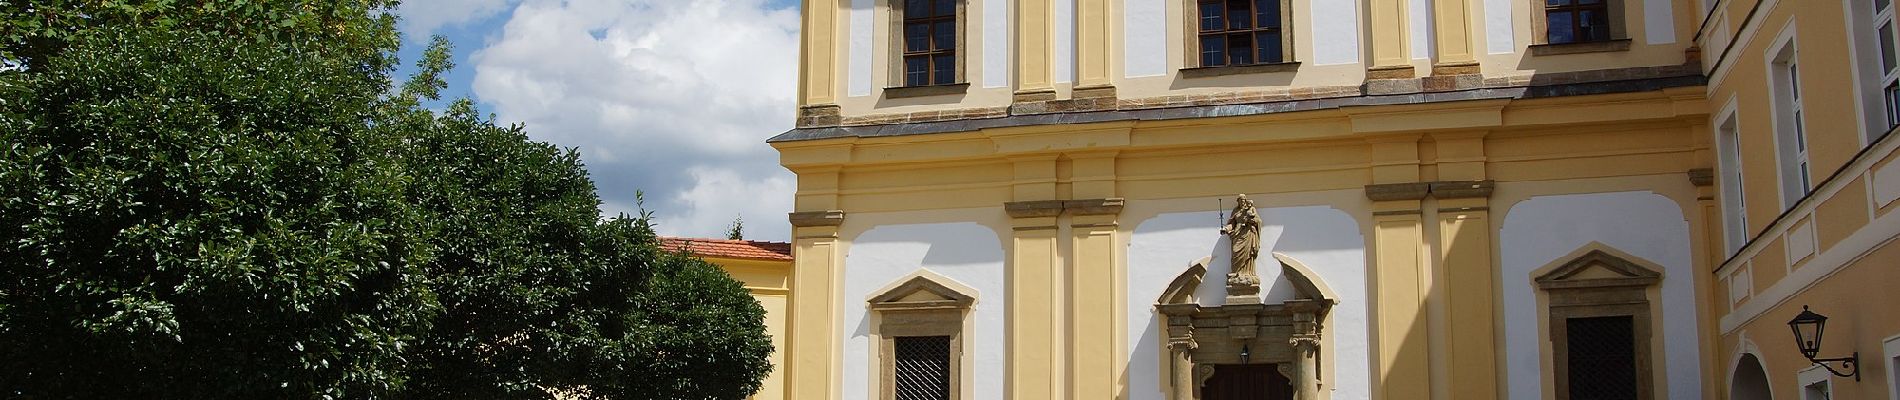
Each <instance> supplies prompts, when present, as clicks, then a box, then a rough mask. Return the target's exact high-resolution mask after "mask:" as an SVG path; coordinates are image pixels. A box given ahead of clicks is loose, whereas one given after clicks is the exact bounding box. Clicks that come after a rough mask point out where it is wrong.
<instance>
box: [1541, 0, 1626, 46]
mask: <svg viewBox="0 0 1900 400" xmlns="http://www.w3.org/2000/svg"><path fill="white" fill-rule="evenodd" d="M1611 18H1612V17H1611V15H1610V0H1544V23H1545V29H1544V32H1545V35H1546V36H1545V43H1548V44H1564V43H1582V42H1603V41H1609V40H1610V39H1612V38H1613V37H1614V36H1615V35H1613V34H1612V32H1611V25H1610V19H1611Z"/></svg>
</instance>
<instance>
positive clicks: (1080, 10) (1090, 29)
mask: <svg viewBox="0 0 1900 400" xmlns="http://www.w3.org/2000/svg"><path fill="white" fill-rule="evenodd" d="M1074 1H1075V17H1076V21H1075V28H1076V32H1075V33H1076V47H1075V61H1076V63H1075V64H1076V67H1077V68H1076V69H1077V72H1078V73H1077V74H1076V85H1075V89H1076V92H1077V93H1076V94H1075V95H1074V97H1085V96H1084V94H1090V95H1094V96H1101V95H1103V94H1104V92H1106V93H1105V94H1106V95H1107V97H1114V96H1115V86H1114V84H1113V83H1111V82H1110V81H1109V52H1110V47H1109V46H1110V43H1113V42H1114V41H1113V40H1110V38H1109V30H1108V27H1109V21H1110V20H1109V18H1110V17H1111V14H1110V12H1109V4H1108V3H1109V1H1108V0H1074Z"/></svg>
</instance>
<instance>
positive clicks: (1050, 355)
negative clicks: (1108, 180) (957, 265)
mask: <svg viewBox="0 0 1900 400" xmlns="http://www.w3.org/2000/svg"><path fill="white" fill-rule="evenodd" d="M1051 202H1052V201H1049V200H1045V201H1034V202H1012V203H1009V204H1007V205H1005V206H1004V209H1005V210H1007V211H1008V212H1009V215H1010V217H1011V221H1010V222H1011V224H1010V225H1011V226H1012V230H1011V232H1010V254H1011V255H1012V257H1011V258H1010V265H1009V267H1008V270H1009V284H1008V285H1007V286H1008V287H1009V290H1008V291H1009V295H1008V297H1009V301H1008V303H1009V304H1008V307H1009V317H1008V320H1009V322H1008V324H1007V326H1008V327H1009V328H1008V331H1009V346H1008V349H1006V350H1005V354H1008V356H1007V357H1008V365H1007V368H1006V369H1007V371H1008V372H1007V374H1008V382H1007V383H1006V384H1005V385H1004V386H1005V387H1007V388H1009V389H1008V390H1009V396H1008V398H1010V399H1017V400H1028V399H1054V398H1056V397H1057V393H1056V385H1057V383H1056V379H1057V377H1058V376H1060V375H1059V374H1058V372H1059V370H1058V368H1059V367H1060V366H1059V365H1057V364H1056V356H1055V350H1056V348H1057V346H1059V345H1060V343H1058V342H1057V341H1056V339H1057V336H1056V308H1055V307H1056V304H1059V303H1057V300H1058V298H1057V296H1056V294H1057V289H1058V288H1057V287H1056V271H1057V268H1059V263H1060V260H1058V259H1057V257H1058V253H1057V251H1058V250H1057V248H1056V234H1057V226H1056V218H1057V216H1058V215H1060V214H1061V212H1062V206H1061V201H1059V200H1054V201H1053V204H1052V203H1051Z"/></svg>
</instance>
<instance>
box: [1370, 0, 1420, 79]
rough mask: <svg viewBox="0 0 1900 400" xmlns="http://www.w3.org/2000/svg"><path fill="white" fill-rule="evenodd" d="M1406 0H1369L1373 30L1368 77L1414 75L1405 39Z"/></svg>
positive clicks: (1407, 41) (1408, 77)
mask: <svg viewBox="0 0 1900 400" xmlns="http://www.w3.org/2000/svg"><path fill="white" fill-rule="evenodd" d="M1406 3H1407V1H1406V0H1368V3H1367V7H1368V8H1369V9H1368V10H1367V11H1369V12H1368V13H1367V14H1369V16H1370V18H1371V24H1369V25H1370V26H1371V27H1372V29H1371V31H1372V32H1371V33H1372V41H1371V45H1372V62H1371V67H1369V68H1367V69H1366V79H1410V78H1412V77H1414V76H1415V73H1414V72H1413V70H1412V60H1411V57H1410V56H1409V55H1408V50H1409V49H1410V48H1411V41H1409V40H1406V33H1407V32H1408V30H1407V28H1406V20H1407V19H1406V18H1405V15H1406V10H1405V9H1406Z"/></svg>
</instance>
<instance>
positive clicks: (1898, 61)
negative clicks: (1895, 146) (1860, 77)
mask: <svg viewBox="0 0 1900 400" xmlns="http://www.w3.org/2000/svg"><path fill="white" fill-rule="evenodd" d="M1882 3H1884V4H1882ZM1866 6H1867V7H1869V8H1873V9H1874V11H1875V12H1874V15H1873V25H1872V26H1871V27H1870V29H1872V30H1873V34H1874V43H1872V44H1873V51H1874V56H1873V57H1872V58H1873V59H1874V65H1875V66H1876V70H1875V72H1874V74H1873V75H1876V76H1879V77H1880V81H1879V86H1875V87H1874V90H1875V91H1876V93H1879V94H1880V95H1879V98H1880V99H1881V101H1880V103H1878V104H1877V105H1878V106H1879V107H1880V109H1881V110H1882V113H1881V114H1884V115H1885V116H1886V122H1887V125H1885V126H1874V127H1870V128H1874V129H1873V130H1870V131H1869V132H1867V134H1866V135H1863V137H1862V138H1861V139H1862V142H1861V143H1862V144H1863V145H1867V144H1872V143H1873V141H1874V140H1875V139H1877V137H1875V136H1877V135H1881V134H1884V133H1886V132H1887V130H1889V129H1892V128H1893V127H1894V126H1896V125H1900V48H1897V47H1896V46H1900V24H1896V21H1895V20H1894V7H1895V6H1894V4H1893V0H1870V1H1869V2H1868V3H1867V5H1866ZM1849 13H1850V15H1851V14H1852V13H1853V11H1851V10H1850V11H1849ZM1869 106H1870V107H1872V106H1875V105H1874V104H1870V105H1869Z"/></svg>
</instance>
